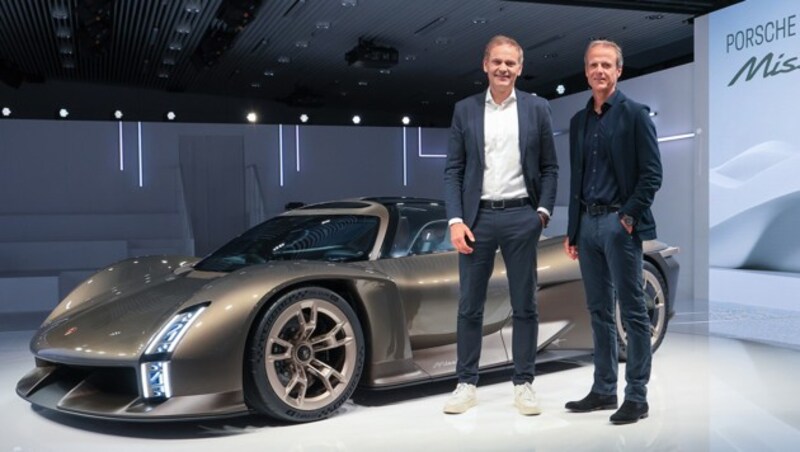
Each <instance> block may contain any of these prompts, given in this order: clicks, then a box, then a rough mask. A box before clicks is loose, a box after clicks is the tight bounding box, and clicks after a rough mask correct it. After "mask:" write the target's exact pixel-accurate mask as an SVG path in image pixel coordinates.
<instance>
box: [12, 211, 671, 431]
mask: <svg viewBox="0 0 800 452" xmlns="http://www.w3.org/2000/svg"><path fill="white" fill-rule="evenodd" d="M448 232H449V231H448V226H447V219H446V218H445V211H444V206H443V204H442V203H441V202H440V201H435V200H428V199H412V198H364V199H356V200H346V201H337V202H328V203H322V204H316V205H311V206H306V207H302V208H299V209H296V210H291V211H288V212H285V213H283V214H281V215H279V216H277V217H275V218H272V219H270V220H268V221H266V222H264V223H262V224H260V225H258V226H256V227H254V228H252V229H250V230H248V231H246V232H244V233H243V234H242V235H240V236H238V237H236V238H234V239H233V240H232V241H230V242H229V243H228V244H226V245H224V246H223V247H222V248H220V249H219V250H217V251H215V252H213V253H211V254H210V255H208V256H207V257H205V258H204V259H197V258H187V257H176V256H157V257H144V258H135V259H128V260H125V261H122V262H119V263H117V264H114V265H112V266H110V267H108V268H105V269H102V270H100V271H98V272H97V273H96V274H95V275H93V276H92V277H90V278H89V279H88V280H86V281H85V282H83V283H82V284H80V285H79V286H78V287H77V288H76V289H75V290H74V291H72V293H70V294H69V295H68V296H67V297H66V298H65V299H64V300H63V301H62V302H61V303H60V304H59V305H58V306H57V307H56V308H55V310H54V311H53V312H52V313H51V314H50V316H49V317H48V318H47V319H46V320H45V322H44V323H43V325H42V326H41V328H40V329H39V330H38V331H37V332H36V334H35V336H34V337H33V339H32V341H31V351H32V352H33V354H34V355H35V361H36V367H35V368H34V369H33V370H32V371H31V372H30V373H28V374H27V375H26V376H25V377H23V378H22V379H21V380H20V381H19V383H18V385H17V393H18V394H19V395H20V396H21V397H23V398H24V399H26V400H28V401H30V402H31V403H32V404H34V405H37V406H41V407H45V408H49V409H52V410H57V411H60V412H65V413H71V414H75V415H82V416H91V417H99V418H112V419H122V420H141V421H148V420H178V419H191V418H201V417H220V416H226V415H236V414H242V413H248V412H251V413H252V412H254V413H261V414H266V415H268V416H272V417H275V418H278V419H282V420H286V421H292V422H304V421H313V420H318V419H322V418H325V417H328V416H330V415H331V414H333V413H334V412H335V411H336V409H337V408H338V407H339V406H340V405H341V404H342V403H344V401H345V400H347V399H348V398H349V397H350V396H351V394H352V393H353V390H354V389H355V388H356V386H357V385H361V386H364V387H370V388H389V387H396V386H402V385H408V384H413V383H422V382H426V381H431V380H433V379H439V378H447V377H451V376H452V375H454V373H455V342H456V310H457V309H456V308H457V304H458V268H457V267H458V262H457V261H458V256H457V253H456V252H455V251H454V250H453V249H452V246H451V244H450V239H449V236H448ZM562 240H563V237H554V238H549V239H547V238H543V239H542V240H541V241H540V243H539V255H538V272H539V280H538V281H539V288H538V302H539V318H540V329H539V355H538V356H539V358H538V359H539V362H542V361H546V360H553V359H560V358H564V357H567V356H570V355H573V356H574V355H575V354H587V353H590V352H591V348H592V335H591V327H590V324H589V316H588V312H587V310H586V307H585V305H584V293H583V288H582V283H581V281H580V271H579V269H578V265H577V263H576V262H574V261H571V260H569V259H568V258H567V256H566V255H565V253H564V251H563V248H562ZM676 252H677V249H676V248H674V247H669V246H667V245H665V244H663V243H660V242H645V256H644V273H643V275H644V278H643V284H644V288H645V293H646V298H647V305H648V309H649V311H650V318H651V321H652V345H653V348H654V349H655V348H658V346H659V344H660V343H661V341H662V340H663V338H664V333H665V332H666V329H667V323H668V321H669V318H670V316H671V314H672V305H673V299H674V296H675V287H676V282H677V277H678V263H677V261H676V260H675V259H674V257H673V255H674V254H675V253H676ZM504 273H505V266H504V264H503V260H502V257H501V254H500V253H498V255H497V259H496V262H495V270H494V276H493V277H492V280H491V282H490V284H489V289H488V299H487V302H486V307H485V319H484V328H483V331H484V338H483V352H482V355H481V362H480V365H481V369H483V370H485V369H493V368H498V367H502V366H507V365H509V364H510V354H511V353H510V350H509V347H510V343H511V341H510V329H511V307H510V304H509V301H508V290H507V283H506V279H505V276H504ZM617 328H618V331H619V335H618V337H619V345H620V355H621V356H622V357H624V354H625V331H624V328H623V325H622V323H621V322H619V321H618V322H617Z"/></svg>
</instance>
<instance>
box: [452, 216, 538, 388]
mask: <svg viewBox="0 0 800 452" xmlns="http://www.w3.org/2000/svg"><path fill="white" fill-rule="evenodd" d="M472 232H473V234H474V235H475V244H474V245H473V249H474V251H473V252H472V254H460V255H459V261H458V269H459V276H460V280H461V285H460V290H461V296H460V298H459V300H458V332H457V336H458V337H457V348H458V352H457V359H458V360H457V363H456V372H457V374H458V381H459V382H461V383H472V384H476V383H477V382H478V362H479V361H480V355H481V340H482V338H483V307H484V303H485V302H486V290H487V287H488V283H489V278H490V277H491V276H492V271H493V269H494V260H495V254H496V252H497V248H498V247H499V248H500V251H501V252H502V253H503V260H504V261H505V265H506V275H507V277H508V288H509V295H510V298H511V308H512V310H513V333H512V341H511V347H512V355H513V359H514V376H513V378H512V379H513V381H514V384H523V383H526V382H532V381H533V376H534V365H535V363H536V348H537V345H536V344H537V338H538V334H539V314H538V312H537V310H536V299H535V292H534V289H535V288H536V247H537V243H538V241H539V236H540V235H541V233H542V223H541V220H540V219H539V215H538V214H537V213H536V210H535V209H534V208H533V207H531V206H523V207H515V208H509V209H503V210H491V209H481V210H480V212H479V213H478V219H477V221H476V222H475V225H474V227H473V228H472Z"/></svg>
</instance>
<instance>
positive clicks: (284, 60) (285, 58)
mask: <svg viewBox="0 0 800 452" xmlns="http://www.w3.org/2000/svg"><path fill="white" fill-rule="evenodd" d="M291 62H292V59H291V58H289V57H288V56H285V55H284V56H279V57H278V63H281V64H289V63H291Z"/></svg>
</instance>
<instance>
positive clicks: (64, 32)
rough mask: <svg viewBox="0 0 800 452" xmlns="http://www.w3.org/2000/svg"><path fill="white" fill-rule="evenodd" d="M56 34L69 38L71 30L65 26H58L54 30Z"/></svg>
mask: <svg viewBox="0 0 800 452" xmlns="http://www.w3.org/2000/svg"><path fill="white" fill-rule="evenodd" d="M56 36H57V37H59V38H61V39H69V38H71V37H72V30H70V29H69V28H67V27H58V30H56Z"/></svg>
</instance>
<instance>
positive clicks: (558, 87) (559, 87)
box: [556, 85, 567, 94]
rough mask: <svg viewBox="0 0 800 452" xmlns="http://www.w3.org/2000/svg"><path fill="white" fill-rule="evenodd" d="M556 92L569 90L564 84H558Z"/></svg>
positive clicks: (560, 92) (562, 92) (561, 92)
mask: <svg viewBox="0 0 800 452" xmlns="http://www.w3.org/2000/svg"><path fill="white" fill-rule="evenodd" d="M556 92H557V93H558V94H564V93H566V92H567V88H566V87H565V86H564V85H558V86H556Z"/></svg>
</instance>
